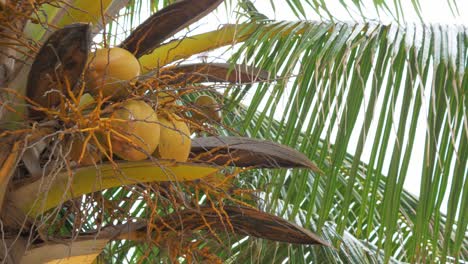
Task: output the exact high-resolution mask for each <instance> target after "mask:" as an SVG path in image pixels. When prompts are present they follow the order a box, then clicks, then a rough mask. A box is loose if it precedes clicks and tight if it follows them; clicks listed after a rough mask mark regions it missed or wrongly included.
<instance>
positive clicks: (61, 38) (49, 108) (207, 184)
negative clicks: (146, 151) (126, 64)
mask: <svg viewBox="0 0 468 264" xmlns="http://www.w3.org/2000/svg"><path fill="white" fill-rule="evenodd" d="M222 2H224V1H220V0H217V1H216V0H203V1H201V0H200V1H196V2H194V1H189V0H183V1H146V0H133V1H125V0H102V1H83V0H71V1H67V2H66V3H65V2H62V1H33V3H34V5H32V4H31V1H9V0H6V1H0V13H1V17H0V21H1V23H2V28H0V39H1V41H0V45H2V51H1V52H0V67H1V73H2V75H1V76H0V87H2V93H1V94H0V95H1V97H0V98H1V100H2V101H1V105H2V108H1V109H0V110H1V115H0V121H1V123H2V127H1V138H0V140H1V145H2V149H1V152H0V164H1V170H0V176H1V177H0V179H1V180H2V183H1V185H0V186H1V187H2V191H1V192H0V194H1V200H0V202H1V203H0V204H2V207H1V209H2V210H1V212H2V214H1V220H2V222H1V227H2V237H3V238H4V239H3V249H2V251H1V252H2V257H3V259H4V261H5V262H10V263H16V262H20V261H22V262H23V263H33V262H35V263H42V262H45V261H46V260H47V261H57V263H92V262H93V261H95V262H97V263H101V262H102V263H127V262H128V263H139V262H144V263H154V262H159V261H161V262H164V261H172V262H175V261H180V262H201V261H206V262H215V263H216V262H220V261H225V262H228V263H250V262H255V263H257V262H261V263H283V262H286V261H287V262H291V263H341V262H344V263H393V262H395V263H397V262H415V263H419V262H422V263H426V262H428V263H439V262H441V263H446V262H448V263H458V262H462V261H467V260H468V237H467V235H466V234H467V226H468V210H466V208H468V205H467V201H468V181H467V177H468V173H467V160H468V158H467V153H468V149H467V148H468V144H467V140H468V126H467V125H466V124H467V122H468V120H467V111H466V107H467V102H468V101H467V96H466V94H467V90H468V85H467V81H468V72H467V70H466V67H467V61H468V52H467V48H466V47H467V44H468V37H467V33H466V32H468V31H467V29H466V26H460V25H458V26H457V25H453V26H452V25H431V24H420V25H414V24H403V23H402V17H404V15H405V11H406V10H403V8H402V7H401V2H400V1H374V3H375V7H376V10H379V11H383V12H389V13H391V14H392V15H393V16H394V17H395V18H396V21H395V23H393V24H390V25H384V24H380V23H377V22H366V21H364V22H337V21H336V18H335V17H333V16H332V14H333V12H332V11H331V10H330V6H328V5H327V4H326V3H325V1H292V0H287V1H280V0H278V1H270V2H271V4H272V5H275V6H276V8H277V9H276V10H279V8H278V7H279V6H280V5H285V4H286V3H287V4H288V7H289V8H290V9H291V10H292V11H293V13H294V14H296V15H297V18H298V20H297V21H275V20H271V19H270V18H269V17H268V16H266V15H265V14H263V13H262V10H259V9H257V8H256V6H255V4H254V3H252V2H250V1H239V2H238V3H232V2H231V1H225V2H226V3H225V5H221V3H222ZM387 2H388V3H387ZM402 2H403V1H402ZM412 3H413V10H411V11H415V12H416V13H417V14H419V15H420V17H421V18H422V17H423V16H422V15H421V11H420V3H419V1H412ZM447 3H448V5H449V6H450V7H451V8H452V9H453V10H454V12H457V7H456V3H455V2H452V1H447ZM454 3H455V4H454ZM343 5H344V7H345V8H348V9H353V8H354V9H355V10H358V11H361V15H362V16H364V14H363V12H364V11H363V9H362V8H361V7H362V5H363V3H361V1H353V4H352V5H348V6H346V5H345V4H344V3H343ZM393 5H395V6H393ZM218 6H219V7H218ZM142 7H143V8H142ZM145 7H149V10H150V13H154V15H152V16H151V17H150V18H149V19H148V20H146V21H145V22H143V23H141V22H142V21H140V18H139V15H140V14H142V15H143V13H144V10H145ZM216 7H218V12H229V11H228V10H236V11H237V13H236V14H239V15H238V16H239V17H238V18H237V21H236V23H235V24H228V25H220V27H218V28H217V29H215V30H213V31H210V32H205V33H201V34H193V33H191V31H190V30H188V31H187V34H186V35H182V36H181V37H180V38H177V39H176V40H174V41H169V42H164V41H165V40H168V39H170V37H172V36H174V34H176V33H178V32H179V31H180V30H181V29H183V28H186V27H188V26H190V25H192V24H193V23H194V22H195V21H197V20H198V19H199V18H200V17H202V16H204V15H206V14H208V13H209V12H211V11H212V10H213V9H215V8H216ZM281 8H283V7H282V6H281ZM142 10H143V11H142ZM310 10H313V11H315V12H316V13H317V14H320V16H321V18H322V19H321V20H319V21H308V20H305V19H306V18H307V14H308V12H309V11H310ZM148 15H149V14H148ZM74 22H90V23H91V26H88V25H86V24H73V23H74ZM104 25H105V26H104ZM155 25H157V26H155ZM190 29H192V28H190ZM92 34H97V35H96V36H97V37H96V38H95V40H98V39H99V40H100V41H99V42H100V43H98V45H104V46H117V45H119V46H120V47H122V48H125V49H127V50H129V51H131V52H132V53H133V54H135V56H136V57H137V58H138V60H139V63H140V65H141V67H142V75H141V76H140V77H138V79H137V81H136V82H131V83H128V85H131V86H132V87H134V86H135V87H145V88H144V89H143V90H144V93H143V94H141V93H140V94H134V95H133V94H132V96H140V97H142V98H146V99H147V100H149V101H151V100H152V99H153V98H154V97H152V96H154V94H156V97H158V96H159V97H158V98H160V96H161V95H162V92H164V93H166V94H167V93H169V95H170V97H171V96H172V98H173V99H174V100H177V101H178V102H179V103H178V104H175V105H174V104H171V106H168V107H166V106H165V105H164V104H162V105H163V106H161V107H160V106H159V104H157V105H156V106H155V107H156V108H157V109H158V111H166V110H167V111H169V110H170V111H175V112H176V113H177V114H179V115H180V116H184V122H188V123H190V124H191V127H192V128H193V131H192V132H193V135H196V138H195V139H194V140H193V142H192V148H191V151H192V158H191V159H190V160H189V161H190V162H189V163H175V162H174V161H168V160H159V159H154V158H149V159H148V160H145V161H136V162H124V161H121V160H118V159H115V160H114V158H113V156H112V151H110V154H109V149H112V148H108V147H106V146H103V147H101V148H99V151H102V152H104V153H105V154H106V155H108V158H107V160H108V161H104V162H94V164H92V165H90V166H78V167H76V166H74V164H73V163H71V165H70V162H69V161H68V160H67V155H69V154H67V153H64V154H63V153H62V154H60V155H58V154H57V151H61V143H60V142H61V140H62V139H63V138H67V137H69V136H70V135H80V136H83V137H85V138H86V139H89V140H90V141H89V142H91V143H93V144H97V145H98V144H99V142H102V139H101V138H99V135H93V134H92V133H91V132H90V131H91V130H90V127H91V126H90V125H89V123H87V122H89V120H93V119H92V118H93V117H94V118H97V119H95V120H102V118H101V117H103V116H105V114H106V110H109V109H110V110H109V111H110V112H112V111H114V109H113V107H112V105H114V106H119V102H116V103H114V104H108V102H106V99H105V98H104V97H103V96H102V95H99V96H95V97H96V102H97V103H96V104H97V105H98V107H96V106H95V105H94V110H89V109H88V108H86V107H83V104H80V99H81V97H82V96H83V89H84V88H83V89H79V88H80V87H84V85H80V84H82V82H81V81H80V80H81V79H82V78H81V74H82V72H83V71H84V67H85V62H86V58H87V55H88V54H87V53H88V52H89V41H88V40H89V37H90V36H91V35H92ZM122 35H123V36H122ZM177 36H178V35H177ZM234 44H236V45H234ZM48 47H52V49H50V48H48ZM222 47H224V48H225V49H227V50H228V51H230V52H231V54H230V55H229V56H228V55H224V58H226V59H227V60H228V62H229V64H225V63H211V62H207V61H206V59H203V61H201V62H200V61H198V62H197V63H195V64H194V63H192V62H190V63H186V62H185V60H186V59H188V58H190V57H191V56H193V55H197V54H200V53H204V52H209V51H213V50H216V49H218V48H222ZM62 48H63V50H64V52H62V53H60V52H56V51H57V50H61V49H62ZM80 52H81V53H83V54H84V55H80ZM85 55H86V56H85ZM83 58H85V59H84V60H83ZM64 62H65V63H64ZM44 65H46V66H47V65H49V66H47V67H44ZM51 65H52V66H51ZM80 65H81V66H80ZM245 65H248V66H245ZM57 69H58V70H57ZM42 76H52V77H50V79H52V80H53V81H54V85H55V86H54V87H55V88H56V87H62V88H60V89H63V90H61V91H60V92H61V94H62V95H63V96H61V97H60V98H61V99H58V100H57V101H55V102H54V101H52V99H50V97H48V98H49V101H47V100H46V101H41V100H43V99H41V98H44V97H43V95H44V93H47V92H49V93H50V92H51V88H50V87H51V81H50V79H47V80H46V81H44V78H42ZM54 76H58V77H54ZM41 78H42V79H41ZM54 78H55V79H54ZM63 80H66V81H63ZM56 83H62V84H63V85H61V86H60V85H57V84H56ZM70 83H71V84H70ZM75 83H76V85H74V84H75ZM77 87H78V88H77ZM148 87H149V88H148ZM168 87H169V88H171V89H167V88H168ZM56 89H58V88H56ZM74 89H75V90H74ZM137 90H138V89H137ZM140 90H141V89H140ZM140 90H138V91H140ZM172 92H173V93H172ZM200 94H203V95H210V96H211V97H213V98H215V99H216V101H217V102H218V103H219V105H217V106H216V107H217V108H220V109H221V113H222V119H223V120H222V121H221V122H219V121H217V120H216V117H215V116H210V115H208V114H204V109H203V108H200V107H197V105H196V104H194V100H195V98H196V97H197V96H199V95H200ZM25 96H27V97H25ZM148 98H149V99H148ZM150 99H151V100H150ZM158 100H159V99H156V101H158ZM91 104H93V103H91ZM109 105H110V108H105V107H104V106H108V107H109ZM85 106H88V105H86V104H85ZM99 106H103V107H99ZM114 108H115V107H114ZM96 109H97V110H96ZM279 109H281V110H280V111H278V110H279ZM101 112H102V113H101ZM93 114H95V115H93ZM196 114H198V115H202V116H203V115H205V119H203V120H202V121H197V120H195V119H194V117H195V116H196ZM25 120H28V121H25ZM99 122H101V121H99ZM99 122H98V124H101V123H99ZM84 124H88V125H84ZM76 127H78V128H80V129H78V130H74V129H75V128H76ZM99 127H100V128H101V126H99ZM84 128H86V129H84ZM247 137H248V138H247ZM267 140H268V141H267ZM271 141H273V142H277V143H280V144H282V145H279V144H274V143H271ZM103 145H104V144H103ZM3 146H7V147H3ZM294 149H295V150H294ZM297 151H299V152H301V153H303V154H301V153H299V152H297ZM80 154H81V155H80V159H81V158H83V157H84V154H89V153H87V152H86V148H83V150H82V151H81V153H80ZM304 155H305V156H304ZM310 160H312V161H314V162H315V164H317V167H318V168H317V167H315V164H313V163H311V162H310ZM233 165H235V166H237V167H234V166H233ZM297 167H306V168H308V169H303V168H302V169H300V168H297ZM413 167H417V170H415V169H413ZM272 168H274V169H272ZM291 168H293V169H291ZM416 174H419V175H420V177H421V184H420V191H419V195H418V197H416V196H414V195H412V194H410V193H409V192H408V191H406V190H405V189H404V188H403V187H404V183H405V181H407V180H408V179H409V178H411V177H416V176H418V175H416ZM129 175H130V177H128V176H129ZM445 203H446V205H447V209H446V212H443V211H442V210H441V207H442V205H443V204H445ZM285 219H286V220H288V221H286V220H285ZM311 231H312V232H313V233H315V234H317V235H314V234H313V233H311ZM311 244H318V245H311ZM60 261H61V262H60Z"/></svg>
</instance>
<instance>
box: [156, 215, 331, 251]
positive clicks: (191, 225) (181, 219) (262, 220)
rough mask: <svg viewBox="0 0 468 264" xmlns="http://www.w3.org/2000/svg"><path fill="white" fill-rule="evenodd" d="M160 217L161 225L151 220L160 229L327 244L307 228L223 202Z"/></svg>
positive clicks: (297, 242) (296, 242) (294, 242)
mask: <svg viewBox="0 0 468 264" xmlns="http://www.w3.org/2000/svg"><path fill="white" fill-rule="evenodd" d="M220 212H223V213H220ZM224 212H225V213H224ZM162 221H164V222H165V224H164V225H163V224H159V225H158V223H155V226H158V227H159V226H160V227H161V228H162V230H160V231H169V230H171V229H172V230H178V231H182V230H200V229H215V230H217V231H219V232H224V231H227V232H232V233H236V234H240V235H248V236H254V237H258V238H264V239H268V240H273V241H279V242H286V243H293V244H319V245H324V246H328V243H327V242H325V241H323V240H322V239H321V238H320V237H318V236H317V235H315V234H313V233H312V232H310V231H309V230H306V229H304V228H302V227H299V226H297V225H296V224H293V223H291V222H288V221H286V220H284V219H282V218H280V217H277V216H275V215H272V214H269V213H265V212H261V211H259V210H257V209H253V208H248V207H241V206H224V207H222V208H218V211H216V210H214V209H213V208H212V207H209V206H206V207H200V210H192V209H186V210H184V211H181V212H176V213H173V214H170V215H168V216H166V217H164V219H163V220H162ZM208 225H209V226H208Z"/></svg>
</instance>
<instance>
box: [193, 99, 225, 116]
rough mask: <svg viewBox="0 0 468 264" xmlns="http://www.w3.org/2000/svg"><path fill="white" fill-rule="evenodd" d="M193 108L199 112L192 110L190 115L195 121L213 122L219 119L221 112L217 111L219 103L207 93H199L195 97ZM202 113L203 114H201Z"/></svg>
mask: <svg viewBox="0 0 468 264" xmlns="http://www.w3.org/2000/svg"><path fill="white" fill-rule="evenodd" d="M194 105H195V109H196V110H197V111H198V112H200V113H201V114H199V113H197V112H195V111H192V113H193V114H192V117H193V119H195V120H196V121H199V122H205V121H208V120H210V119H211V120H213V121H215V122H220V121H221V112H220V111H219V104H218V102H216V100H215V99H214V98H213V97H211V96H208V95H200V96H198V97H197V99H195V102H194ZM202 114H203V115H202Z"/></svg>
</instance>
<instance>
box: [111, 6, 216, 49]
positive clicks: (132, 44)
mask: <svg viewBox="0 0 468 264" xmlns="http://www.w3.org/2000/svg"><path fill="white" fill-rule="evenodd" d="M221 2H223V0H203V1H197V2H193V1H190V0H184V1H178V2H176V3H174V4H172V5H169V6H168V7H166V8H164V9H162V10H160V11H159V12H157V13H155V14H154V15H152V16H151V17H150V18H148V19H147V20H146V21H145V22H144V23H142V24H140V25H139V26H138V27H137V28H136V29H135V30H133V32H132V34H130V36H128V37H127V38H126V39H125V40H124V41H123V42H122V43H121V44H120V46H121V47H123V48H125V49H127V50H129V51H130V52H132V53H134V54H135V56H136V57H141V56H142V55H144V54H147V53H149V52H151V51H152V50H153V49H155V48H156V47H158V46H159V45H160V44H161V43H162V42H163V41H164V40H166V39H167V38H168V37H170V36H173V35H174V34H175V33H177V32H178V31H180V30H181V29H183V28H185V27H187V26H189V25H190V24H192V23H193V22H195V21H197V20H198V19H200V18H201V17H203V16H205V15H206V14H208V13H210V12H211V11H213V9H215V8H216V7H217V6H218V5H219V4H221Z"/></svg>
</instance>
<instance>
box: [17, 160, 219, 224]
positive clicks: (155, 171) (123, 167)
mask: <svg viewBox="0 0 468 264" xmlns="http://www.w3.org/2000/svg"><path fill="white" fill-rule="evenodd" d="M219 170H220V167H217V166H209V165H206V164H189V163H174V162H170V161H162V160H160V161H154V162H152V161H139V162H118V163H116V165H112V164H110V163H105V164H102V165H97V166H88V167H82V168H77V169H75V170H72V171H64V172H60V173H58V174H55V175H54V174H49V175H48V176H46V177H45V178H40V179H37V180H35V181H33V182H31V183H27V184H24V185H23V186H21V187H19V188H17V189H16V190H14V191H13V192H12V193H11V194H10V195H9V196H8V199H9V200H10V202H11V203H12V204H13V206H14V207H16V208H18V209H19V210H21V211H22V212H23V213H25V214H28V216H30V217H35V216H37V215H39V214H41V213H43V212H45V211H47V210H49V209H51V208H54V207H56V206H57V205H59V204H61V203H63V202H65V201H67V200H70V199H73V198H76V197H79V196H81V195H83V194H87V193H92V192H96V191H99V190H104V189H109V188H112V187H117V186H121V185H131V184H136V183H142V182H156V181H189V180H195V179H199V178H203V177H206V176H208V175H212V174H214V173H217V172H218V171H219ZM44 183H47V184H44Z"/></svg>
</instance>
